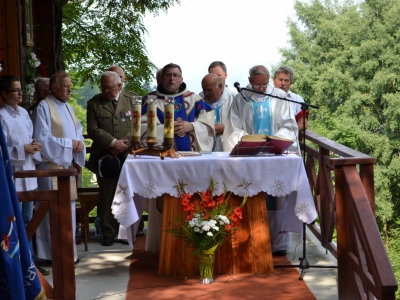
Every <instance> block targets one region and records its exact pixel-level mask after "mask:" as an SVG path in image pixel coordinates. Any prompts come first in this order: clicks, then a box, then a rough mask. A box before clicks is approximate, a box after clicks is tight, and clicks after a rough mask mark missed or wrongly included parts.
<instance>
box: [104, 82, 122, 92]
mask: <svg viewBox="0 0 400 300" xmlns="http://www.w3.org/2000/svg"><path fill="white" fill-rule="evenodd" d="M117 85H118V84H116V85H114V86H112V87H104V86H100V90H102V91H103V92H108V91H112V90H113V89H114V88H115V87H116V86H117Z"/></svg>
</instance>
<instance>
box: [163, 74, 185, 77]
mask: <svg viewBox="0 0 400 300" xmlns="http://www.w3.org/2000/svg"><path fill="white" fill-rule="evenodd" d="M163 76H164V77H165V78H170V77H173V78H179V77H182V75H180V74H177V73H167V74H163Z"/></svg>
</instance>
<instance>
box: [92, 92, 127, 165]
mask: <svg viewBox="0 0 400 300" xmlns="http://www.w3.org/2000/svg"><path fill="white" fill-rule="evenodd" d="M133 95H134V94H133V93H130V92H127V91H125V90H122V92H121V93H120V95H119V98H118V104H117V107H116V108H115V109H114V107H113V106H112V104H111V101H109V100H107V99H105V98H104V97H103V96H102V94H97V95H95V96H94V97H93V98H92V99H90V100H89V101H88V103H87V115H86V118H87V132H88V135H89V138H90V139H92V140H93V144H92V147H91V151H92V152H91V154H90V158H89V161H88V163H87V164H86V167H87V168H88V169H89V170H90V171H92V172H96V168H97V160H98V158H99V157H98V156H99V154H100V153H101V152H103V151H104V150H109V147H110V144H111V142H112V141H113V140H114V139H117V140H119V139H125V140H129V144H128V145H130V143H131V140H132V138H131V120H130V118H129V117H125V121H122V120H123V117H122V116H121V114H120V113H121V112H127V111H130V110H131V105H132V104H131V103H132V102H131V97H132V96H133ZM124 154H125V157H126V156H127V155H128V151H125V153H124Z"/></svg>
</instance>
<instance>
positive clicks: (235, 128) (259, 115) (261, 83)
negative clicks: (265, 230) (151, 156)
mask: <svg viewBox="0 0 400 300" xmlns="http://www.w3.org/2000/svg"><path fill="white" fill-rule="evenodd" d="M269 78H270V74H269V71H268V69H267V68H266V67H264V66H262V65H257V66H254V67H252V68H251V69H250V71H249V82H250V84H249V85H248V86H247V88H248V89H252V90H254V91H258V92H261V93H267V94H270V95H273V96H278V97H281V98H285V97H286V93H285V92H284V91H282V90H281V89H277V88H274V87H272V86H271V85H269ZM242 94H243V96H244V98H245V99H244V98H243V96H242V95H241V94H237V95H236V96H235V99H234V100H233V103H232V106H231V110H230V111H229V116H228V123H227V124H226V127H225V131H224V134H223V136H222V145H223V149H224V151H231V150H232V148H233V147H234V146H235V145H236V144H237V143H238V142H239V140H240V139H241V137H242V136H243V135H247V134H267V135H274V136H279V137H282V138H287V139H291V140H294V141H296V142H295V143H294V144H293V146H292V149H293V150H296V151H298V153H300V151H299V149H298V143H297V136H296V133H297V132H298V127H297V123H296V120H295V119H294V115H293V112H292V111H291V108H290V104H289V102H288V101H285V100H280V99H277V98H274V97H270V96H265V95H263V94H258V93H255V92H250V91H243V92H242ZM272 198H275V199H272ZM267 203H268V208H269V209H268V224H269V228H270V235H271V246H272V251H273V253H274V254H276V255H285V254H286V250H288V249H290V248H291V243H292V241H291V236H290V235H288V234H287V232H285V231H284V227H285V223H286V209H287V197H267ZM271 206H279V210H271V208H272V207H271ZM275 208H278V207H275Z"/></svg>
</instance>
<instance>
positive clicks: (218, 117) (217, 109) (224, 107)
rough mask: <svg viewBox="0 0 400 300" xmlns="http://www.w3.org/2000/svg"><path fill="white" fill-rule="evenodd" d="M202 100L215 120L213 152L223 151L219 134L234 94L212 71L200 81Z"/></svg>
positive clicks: (222, 130)
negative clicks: (209, 107)
mask: <svg viewBox="0 0 400 300" xmlns="http://www.w3.org/2000/svg"><path fill="white" fill-rule="evenodd" d="M201 86H202V88H203V92H202V93H201V95H202V96H203V99H204V101H205V102H206V103H207V104H208V105H210V106H211V107H212V109H213V110H214V121H215V142H216V143H215V147H214V149H213V151H214V152H217V151H223V150H222V143H221V136H222V134H223V133H224V130H225V124H226V121H227V118H228V112H229V109H230V107H231V104H232V101H233V98H234V95H233V94H232V93H230V91H229V89H228V88H227V87H226V86H225V85H224V82H223V79H222V78H221V77H220V76H218V75H216V74H213V73H210V74H208V75H206V76H204V78H203V80H202V81H201Z"/></svg>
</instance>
